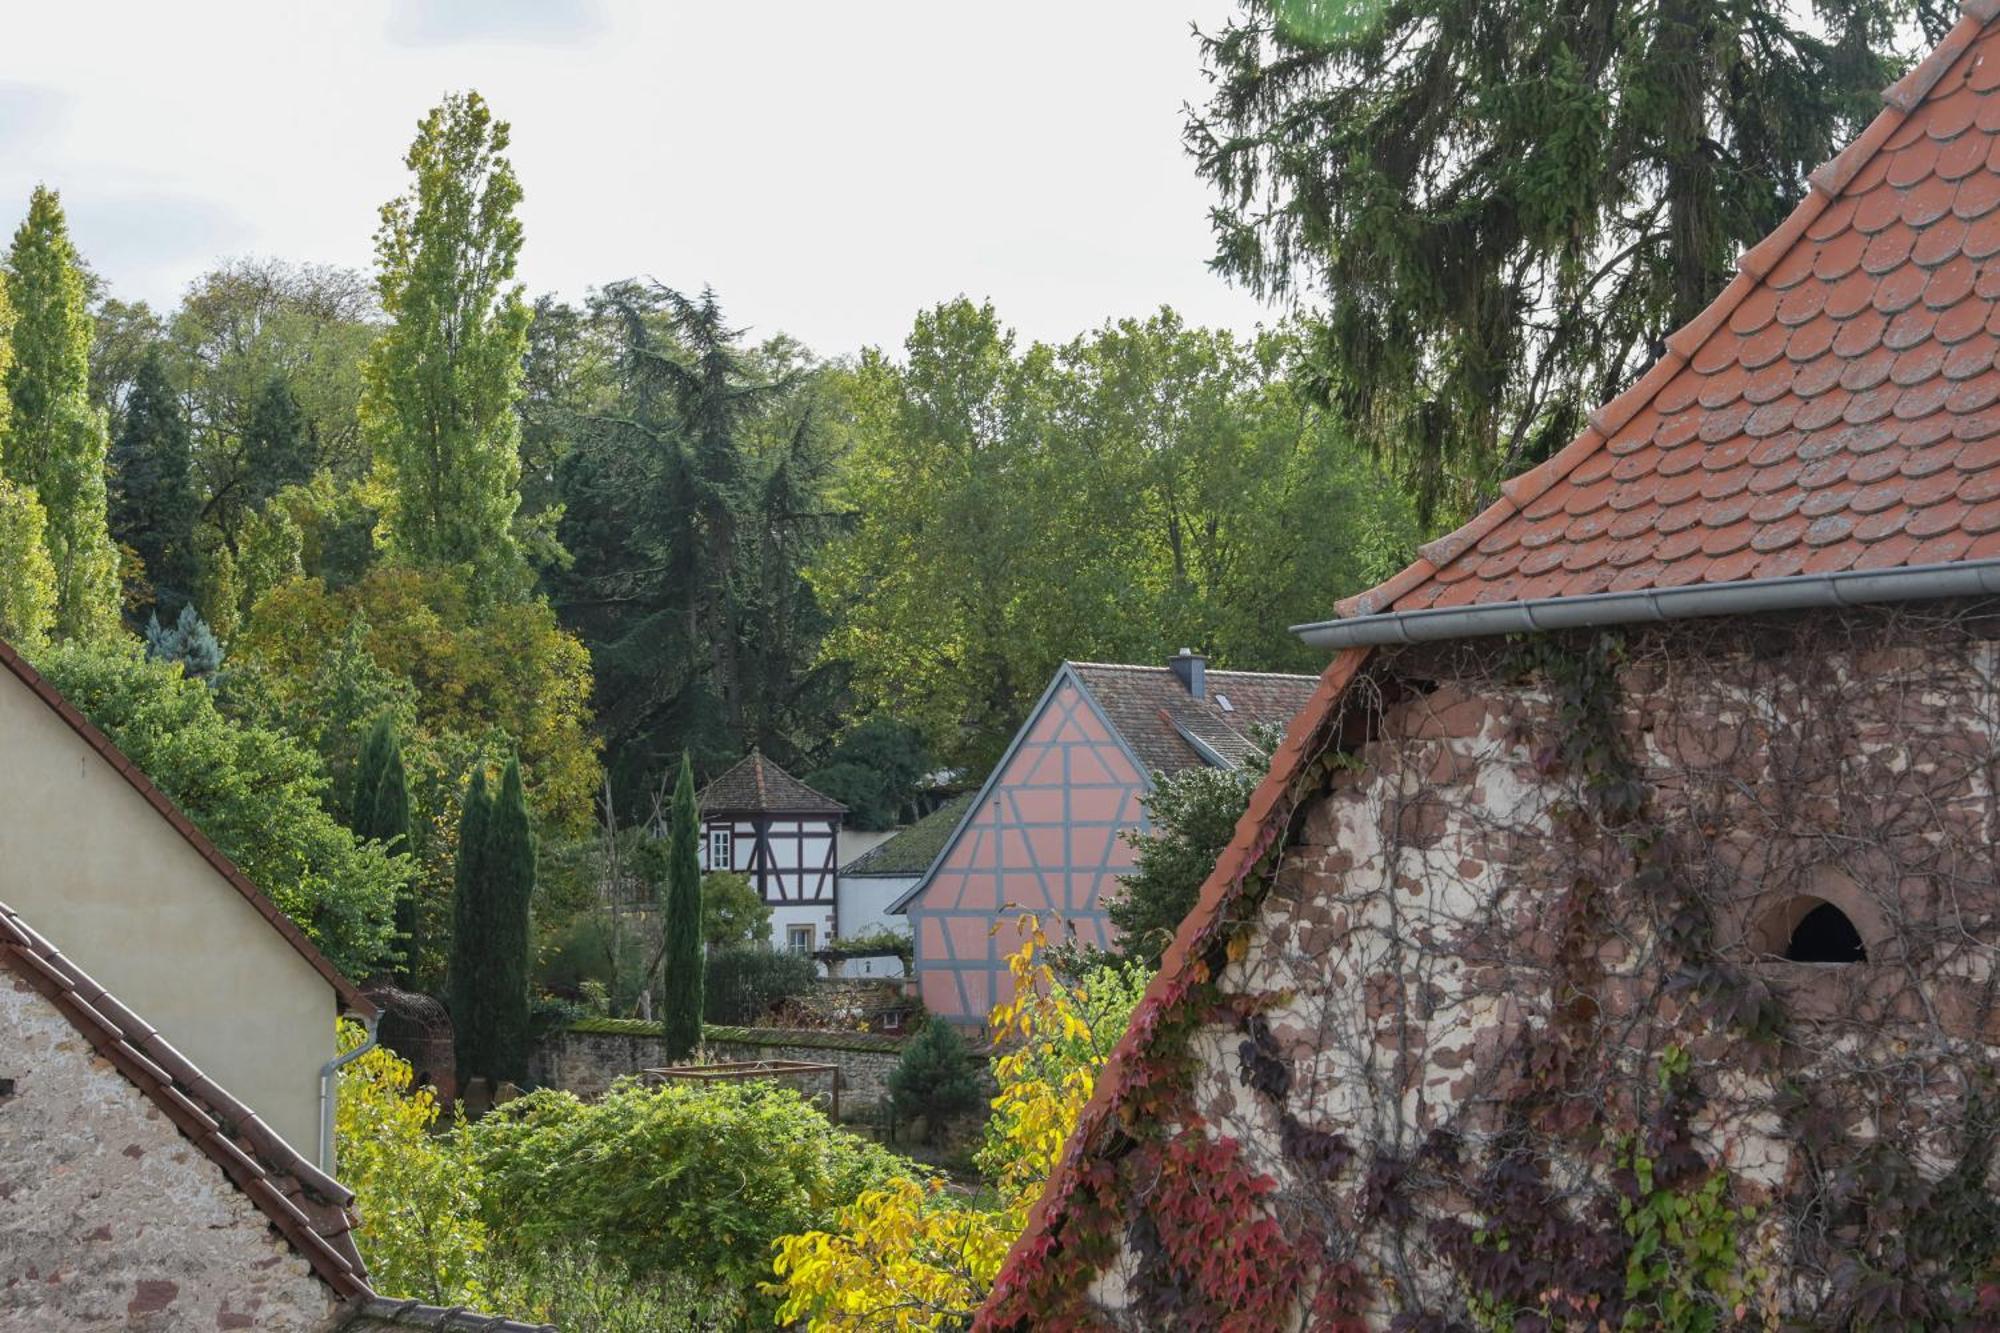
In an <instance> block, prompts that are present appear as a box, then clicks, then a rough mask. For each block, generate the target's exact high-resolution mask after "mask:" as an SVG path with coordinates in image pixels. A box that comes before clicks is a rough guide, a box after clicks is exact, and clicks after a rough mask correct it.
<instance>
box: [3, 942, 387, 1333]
mask: <svg viewBox="0 0 2000 1333" xmlns="http://www.w3.org/2000/svg"><path fill="white" fill-rule="evenodd" d="M0 1078H9V1079H12V1080H13V1092H12V1094H11V1095H7V1096H0V1328H9V1329H16V1328H18V1329H30V1328H35V1329H61V1328H95V1327H113V1326H115V1327H118V1328H125V1329H143V1330H152V1331H153V1333H169V1331H170V1330H181V1329H187V1330H196V1329H199V1330H202V1333H211V1331H212V1330H216V1329H253V1328H254V1329H271V1330H318V1329H328V1328H334V1327H338V1326H341V1325H342V1324H344V1323H345V1322H346V1318H345V1317H344V1315H345V1314H346V1313H347V1312H345V1311H344V1310H343V1307H342V1306H341V1305H340V1303H339V1302H338V1301H337V1300H336V1298H335V1297H334V1294H333V1292H332V1291H331V1290H330V1289H329V1288H328V1287H327V1286H326V1285H325V1284H324V1283H323V1282H321V1281H320V1280H319V1279H318V1278H317V1277H315V1276H314V1274H313V1272H312V1270H311V1269H310V1267H309V1266H308V1265H307V1263H306V1260H305V1259H304V1258H303V1257H302V1256H301V1255H300V1254H299V1253H298V1252H297V1251H296V1250H294V1249H293V1248H292V1247H291V1246H290V1245H288V1244H287V1243H286V1241H285V1240H284V1238H283V1237H281V1236H280V1235H279V1234H278V1233H277V1232H276V1231H275V1230H273V1228H272V1227H271V1225H270V1222H269V1220H268V1219H267V1218H266V1217H265V1216H264V1215H263V1213H261V1212H259V1211H258V1209H257V1207H256V1206H255V1205H254V1204H253V1203H251V1201H250V1200H249V1199H248V1198H247V1197H246V1196H245V1195H244V1194H243V1192H242V1191H241V1190H239V1189H237V1188H236V1186H235V1185H233V1184H231V1183H230V1181H229V1179H228V1177H227V1176H225V1175H224V1174H223V1172H222V1170H221V1168H219V1167H218V1166H217V1165H216V1164H215V1163H214V1162H213V1161H211V1160H210V1159H209V1158H208V1157H206V1156H205V1155H204V1154H203V1153H202V1152H201V1150H200V1149H198V1148H197V1147H196V1146H195V1145H194V1144H192V1143H190V1142H189V1141H188V1140H187V1139H186V1138H185V1137H184V1136H183V1135H182V1134H181V1133H180V1131H179V1130H177V1129H176V1128H175V1127H174V1125H173V1124H172V1123H171V1122H170V1121H169V1120H168V1119H167V1118H166V1116H165V1115H163V1114H162V1113H161V1112H160V1110H159V1109H158V1108H157V1107H155V1106H154V1105H153V1104H152V1103H150V1102H149V1101H148V1100H147V1099H146V1098H145V1096H144V1095H143V1094H141V1093H140V1092H139V1090H138V1089H137V1088H135V1087H133V1086H132V1084H131V1083H130V1082H128V1081H127V1080H126V1079H125V1078H124V1077H123V1076H121V1075H120V1074H119V1072H118V1071H117V1070H116V1069H115V1068H114V1067H113V1066H112V1065H111V1064H110V1063H109V1062H108V1061H106V1060H104V1059H102V1058H101V1057H100V1056H98V1055H97V1053H96V1052H95V1051H93V1050H92V1049H91V1046H90V1043H89V1042H88V1041H86V1040H85V1039H84V1037H83V1036H82V1035H81V1034H79V1033H78V1032H77V1030H76V1028H75V1027H74V1026H72V1024H71V1023H70V1022H69V1020H68V1019H66V1018H65V1017H64V1016H63V1015H62V1013H61V1012H60V1011H58V1010H57V1009H56V1007H55V1006H54V1005H53V1004H52V1003H50V1002H49V1001H48V1000H47V999H45V998H44V997H43V996H41V995H40V994H38V993H37V992H36V991H34V990H33V989H31V988H30V987H29V986H28V985H27V984H26V983H25V982H24V981H21V980H19V979H18V978H14V977H11V976H8V975H7V974H5V973H4V972H0Z"/></svg>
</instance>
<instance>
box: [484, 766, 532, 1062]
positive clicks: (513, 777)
mask: <svg viewBox="0 0 2000 1333" xmlns="http://www.w3.org/2000/svg"><path fill="white" fill-rule="evenodd" d="M486 869H487V873H488V874H489V875H490V876H491V877H492V879H491V883H492V891H491V898H490V899H489V905H490V908H491V911H492V919H491V920H490V921H489V922H488V924H487V927H486V941H487V956H486V959H485V969H484V975H485V977H486V981H487V985H486V991H487V1003H488V1004H489V1005H490V1006H491V1015H492V1017H491V1020H490V1021H491V1032H492V1037H493V1067H492V1070H491V1073H492V1074H493V1076H494V1077H495V1078H504V1079H510V1080H512V1081H513V1082H515V1083H520V1082H522V1081H524V1080H525V1079H526V1078H527V1076H528V952H529V914H530V909H531V906H532V904H533V902H534V896H535V834H534V831H533V827H532V825H531V823H530V821H529V819H528V798H527V794H526V793H525V792H524V791H523V790H522V787H521V761H520V760H518V759H509V760H508V761H507V769H506V771H505V772H504V773H503V774H502V775H501V778H500V794H499V796H498V797H497V798H496V799H495V800H494V802H493V807H492V810H491V812H490V814H489V817H488V822H487V825H486Z"/></svg>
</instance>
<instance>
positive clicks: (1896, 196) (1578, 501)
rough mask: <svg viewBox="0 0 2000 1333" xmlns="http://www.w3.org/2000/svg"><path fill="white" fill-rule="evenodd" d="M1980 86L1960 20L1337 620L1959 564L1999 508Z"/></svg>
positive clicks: (1995, 212)
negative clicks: (1665, 315)
mask: <svg viewBox="0 0 2000 1333" xmlns="http://www.w3.org/2000/svg"><path fill="white" fill-rule="evenodd" d="M1972 12H1973V11H1970V10H1969V11H1968V13H1969V14H1971V13H1972ZM1996 93H2000V33H1996V32H1993V31H1988V30H1987V29H1986V28H1985V27H1983V26H1982V24H1981V22H1980V20H1979V19H1978V18H1977V17H1968V18H1966V19H1964V20H1962V21H1961V22H1960V23H1959V24H1958V26H1957V27H1955V28H1954V29H1953V30H1952V32H1951V34H1950V36H1949V37H1948V38H1947V39H1946V41H1945V42H1944V43H1943V44H1942V45H1941V46H1940V47H1939V48H1938V49H1937V51H1935V52H1934V53H1933V54H1932V55H1931V56H1930V57H1928V58H1927V59H1926V61H1925V62H1924V63H1923V64H1922V65H1921V66H1919V67H1918V68H1917V69H1915V70H1913V71H1911V73H1910V74H1909V75H1908V76H1906V77H1905V78H1904V79H1903V80H1902V81H1900V82H1899V83H1898V84H1897V85H1896V86H1895V87H1894V88H1892V89H1890V90H1889V91H1888V92H1887V93H1885V94H1884V100H1885V102H1886V103H1887V109H1885V110H1884V111H1883V113H1882V114H1881V115H1879V116H1877V117H1876V119H1875V120H1874V121H1872V122H1871V123H1870V124H1869V126H1868V128H1867V129H1866V130H1865V131H1864V132H1863V133H1862V135H1861V137H1860V138H1859V139H1857V140H1856V141H1855V142H1854V143H1853V144H1851V145H1849V147H1848V148H1847V149H1846V150H1844V151H1843V152H1842V153H1841V154H1840V155H1839V156H1837V157H1836V158H1834V159H1833V161H1831V162H1829V163H1827V164H1826V165H1825V166H1824V167H1822V168H1821V169H1820V170H1818V171H1816V172H1814V173H1813V176H1812V184H1813V188H1812V189H1811V190H1810V191H1809V192H1808V193H1807V196H1806V198H1805V199H1804V200H1803V201H1802V202H1801V203H1800V205H1799V207H1798V208H1797V209H1795V210H1794V211H1793V213H1792V214H1791V216H1789V217H1787V218H1786V219H1785V221H1784V223H1783V224H1782V225H1781V226H1780V227H1779V228H1778V229H1777V230H1776V231H1774V232H1773V233H1772V234H1771V235H1770V236H1768V237H1766V238H1765V239H1764V240H1763V241H1761V242H1759V243H1758V244H1757V245H1756V246H1753V247H1752V248H1751V249H1750V250H1748V251H1747V252H1745V253H1744V255H1743V256H1742V258H1741V259H1739V260H1738V263H1737V267H1738V269H1739V272H1738V275H1737V277H1736V278H1734V279H1733V280H1732V281H1731V282H1730V284H1729V286H1728V287H1727V288H1726V289H1725V290H1724V291H1723V293H1722V294H1721V295H1720V296H1719V297H1718V298H1717V299H1716V300H1715V302H1714V303H1713V304H1712V305H1710V306H1709V307H1708V308H1707V309H1706V310H1704V311H1703V312H1702V313H1701V314H1700V315H1698V316H1697V317H1696V318H1695V319H1694V320H1692V321H1690V322H1689V324H1688V325H1686V326H1685V327H1683V328H1681V329H1679V330H1677V331H1676V332H1675V333H1674V334H1673V335H1672V336H1671V337H1669V338H1668V339H1667V343H1666V345H1667V347H1668V348H1669V349H1670V350H1669V351H1668V353H1667V354H1666V356H1664V357H1663V358H1662V359H1661V360H1660V361H1658V362H1656V363H1655V364H1654V365H1652V366H1651V367H1649V368H1648V369H1647V371H1646V373H1645V374H1644V375H1643V376H1642V377H1641V378H1640V379H1639V381H1638V382H1637V383H1635V384H1634V385H1633V386H1632V387H1631V388H1630V389H1628V390H1627V391H1626V392H1625V393H1623V394H1620V395H1619V396H1618V397H1617V398H1615V399H1613V400H1612V402H1610V403H1608V404H1606V405H1605V406H1604V407H1603V408H1601V409H1599V411H1597V412H1595V413H1593V414H1592V415H1591V428H1590V429H1588V430H1586V431H1585V432H1584V433H1583V434H1582V435H1581V436H1579V437H1578V438H1577V439H1576V441H1574V442H1573V443H1572V444H1571V445H1570V446H1568V447H1567V448H1565V449H1564V450H1563V451H1562V452H1561V453H1560V454H1558V455H1557V456H1556V457H1555V458H1552V459H1550V460H1549V461H1548V462H1546V463H1543V464H1541V465H1540V466H1538V467H1536V468H1535V469H1533V470H1532V471H1530V472H1529V473H1527V474H1525V475H1523V476H1520V477H1516V478H1514V479H1513V480H1511V481H1509V482H1507V483H1506V484H1505V485H1504V486H1503V487H1502V488H1501V489H1502V494H1503V497H1504V498H1503V499H1502V500H1501V501H1499V502H1498V504H1496V505H1495V506H1494V507H1492V508H1489V509H1488V510H1486V511H1484V512H1482V513H1481V514H1480V515H1479V516H1478V517H1477V518H1476V519H1474V520H1473V522H1472V523H1470V524H1468V525H1466V527H1465V528H1463V529H1461V530H1459V532H1456V533H1453V534H1451V535H1450V536H1448V537H1446V538H1444V539H1441V540H1440V541H1438V542H1434V543H1432V544H1431V545H1430V546H1427V547H1425V548H1424V554H1425V556H1426V557H1428V558H1427V559H1425V560H1423V561H1420V562H1419V563H1418V564H1417V565H1413V566H1411V567H1410V568H1409V569H1406V570H1404V571H1403V573H1401V574H1399V575H1398V576H1396V577H1395V578H1393V579H1391V580H1389V581H1388V582H1387V583H1385V584H1383V585H1382V586H1381V587H1379V588H1376V589H1373V590H1371V591H1370V592H1369V593H1366V594H1363V595H1362V596H1361V597H1358V598H1351V599H1348V601H1346V602H1344V603H1342V604H1341V607H1340V611H1341V614H1343V615H1347V614H1355V613H1357V612H1361V613H1372V612H1378V611H1388V610H1411V609H1416V608H1418V607H1422V606H1432V605H1463V604H1493V603H1496V602H1502V601H1516V600H1532V599H1539V598H1546V597H1562V596H1576V595H1579V591H1580V590H1582V589H1585V588H1588V589H1591V590H1593V591H1602V590H1605V589H1606V588H1613V589H1631V588H1643V587H1647V586H1672V585H1674V584H1680V583H1686V582H1691V581H1697V580H1701V579H1707V580H1711V581H1728V580H1733V579H1752V578H1778V577H1787V576H1790V575H1793V574H1801V573H1803V574H1816V573H1824V572H1828V571H1831V570H1837V569H1845V568H1849V567H1852V566H1855V565H1860V566H1861V567H1863V568H1889V567H1893V566H1894V565H1895V564H1897V563H1899V562H1905V561H1909V560H1912V559H1917V558H1923V559H1932V558H1936V559H1965V558H1973V553H1976V552H1977V551H1979V550H1981V549H1984V548H1983V547H1982V545H1981V542H1982V541H1983V540H1984V539H1985V538H1987V537H1989V536H1991V535H1992V534H1993V533H1995V532H2000V526H1996V527H1980V528H1978V529H1977V530H1973V529H1971V528H1968V527H1966V526H1965V525H1967V524H1974V523H1977V524H1987V523H1994V522H1996V521H2000V509H1996V510H1989V509H1987V508H1984V506H1987V505H1990V504H1994V503H1995V502H2000V471H1996V470H1995V469H1996V468H2000V370H1996V368H1995V363H1996V357H1997V356H2000V305H1996V304H1995V302H1996V299H2000V265H1990V264H1987V263H1985V262H1983V261H1985V260H1987V259H1988V258H1989V257H1990V256H1993V255H1996V254H2000V96H1995V94H1996ZM1961 537H1962V538H1963V539H1964V540H1958V538H1961ZM1503 552H1504V553H1506V558H1500V559H1496V558H1494V557H1497V556H1500V555H1501V554H1502V553H1503ZM1444 589H1448V591H1442V590H1444Z"/></svg>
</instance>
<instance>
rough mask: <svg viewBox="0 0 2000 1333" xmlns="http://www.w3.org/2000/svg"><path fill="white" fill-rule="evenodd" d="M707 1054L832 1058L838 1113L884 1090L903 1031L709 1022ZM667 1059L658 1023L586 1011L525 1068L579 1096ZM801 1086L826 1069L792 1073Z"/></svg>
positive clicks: (822, 1080) (876, 1098) (822, 1084)
mask: <svg viewBox="0 0 2000 1333" xmlns="http://www.w3.org/2000/svg"><path fill="white" fill-rule="evenodd" d="M705 1036H706V1040H705V1045H706V1047H707V1050H708V1054H709V1056H710V1057H711V1058H713V1059H716V1060H803V1061H811V1062H815V1063H820V1064H831V1065H835V1066H837V1067H838V1069H839V1076H840V1110H841V1115H842V1116H843V1117H846V1118H853V1117H855V1116H857V1115H863V1114H866V1113H868V1112H870V1111H873V1110H874V1109H875V1108H876V1107H878V1106H880V1105H881V1104H882V1103H883V1102H884V1101H886V1100H887V1099H888V1096H889V1084H888V1078H889V1071H890V1070H892V1069H894V1068H895V1067H896V1064H897V1062H898V1061H899V1060H901V1059H902V1054H903V1039H902V1038H900V1037H885V1036H881V1035H878V1034H876V1033H871V1032H816V1031H812V1030H809V1029H799V1028H737V1027H715V1026H711V1027H709V1028H707V1029H706V1031H705ZM666 1063H667V1057H666V1049H665V1043H664V1042H663V1041H662V1040H661V1037H660V1029H659V1025H658V1024H657V1023H647V1022H644V1021H641V1020H639V1019H630V1018H586V1019H581V1020H579V1021H577V1022H575V1023H572V1024H570V1026H569V1027H567V1028H565V1029H562V1030H560V1031H556V1032H552V1033H550V1034H549V1035H548V1036H546V1037H544V1038H543V1039H542V1041H541V1042H540V1043H539V1044H538V1045H537V1046H536V1048H535V1053H534V1057H533V1059H532V1062H531V1064H530V1069H529V1073H530V1076H531V1077H532V1078H533V1079H534V1080H535V1082H537V1083H539V1084H542V1085H544V1086H547V1087H553V1088H561V1089H562V1090H564V1091H565V1092H573V1093H575V1094H576V1095H577V1096H579V1097H596V1096H600V1095H602V1094H603V1093H604V1092H605V1091H606V1090H607V1089H609V1088H610V1086H611V1085H612V1084H613V1083H614V1082H616V1081H617V1080H618V1079H620V1078H623V1077H625V1076H626V1075H628V1074H636V1073H638V1072H639V1071H640V1070H642V1069H656V1068H658V1067H660V1066H662V1065H665V1064H666ZM794 1082H795V1083H796V1084H797V1085H798V1086H799V1087H800V1089H801V1091H804V1092H806V1093H808V1094H821V1093H824V1092H827V1091H829V1090H830V1088H829V1087H828V1080H827V1076H825V1075H819V1076H807V1077H805V1078H802V1079H798V1080H794Z"/></svg>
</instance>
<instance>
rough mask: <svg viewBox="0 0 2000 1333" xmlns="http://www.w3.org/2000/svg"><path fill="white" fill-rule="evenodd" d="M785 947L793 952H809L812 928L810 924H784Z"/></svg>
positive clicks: (811, 944) (811, 945)
mask: <svg viewBox="0 0 2000 1333" xmlns="http://www.w3.org/2000/svg"><path fill="white" fill-rule="evenodd" d="M785 947H786V948H787V949H790V950H791V951H792V952H793V953H811V952H812V947H813V928H812V927H811V926H786V927H785Z"/></svg>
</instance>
